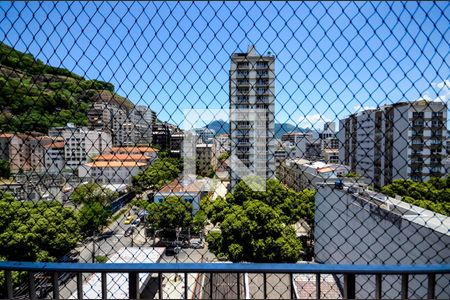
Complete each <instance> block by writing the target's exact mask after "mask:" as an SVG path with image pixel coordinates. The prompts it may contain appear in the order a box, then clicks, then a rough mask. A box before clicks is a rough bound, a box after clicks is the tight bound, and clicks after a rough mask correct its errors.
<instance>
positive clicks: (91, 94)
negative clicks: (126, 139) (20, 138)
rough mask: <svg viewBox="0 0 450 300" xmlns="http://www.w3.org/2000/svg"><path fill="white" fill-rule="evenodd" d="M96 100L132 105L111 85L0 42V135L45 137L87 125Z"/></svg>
mask: <svg viewBox="0 0 450 300" xmlns="http://www.w3.org/2000/svg"><path fill="white" fill-rule="evenodd" d="M99 99H102V100H105V101H116V102H122V103H123V104H124V105H132V104H131V103H130V102H129V100H127V99H125V98H122V97H120V96H118V95H116V94H115V93H114V85H112V84H111V83H108V82H103V81H99V80H86V79H84V78H83V77H81V76H79V75H77V74H74V73H72V72H70V71H69V70H67V69H64V68H57V67H52V66H49V65H46V64H44V63H43V62H42V61H40V60H39V59H36V58H35V57H33V56H32V55H31V54H26V53H22V52H20V51H17V50H15V49H13V48H11V47H9V46H7V45H6V44H4V43H2V42H0V107H2V111H1V112H0V131H2V132H31V131H37V132H44V133H46V132H47V131H48V129H49V128H51V127H54V126H64V125H66V124H67V123H68V122H72V123H75V124H76V125H87V121H88V119H87V112H88V110H89V108H90V106H91V104H92V102H94V101H96V100H99Z"/></svg>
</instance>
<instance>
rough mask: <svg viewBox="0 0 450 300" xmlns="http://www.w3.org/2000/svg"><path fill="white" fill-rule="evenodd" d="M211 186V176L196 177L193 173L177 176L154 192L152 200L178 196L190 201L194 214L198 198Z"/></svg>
mask: <svg viewBox="0 0 450 300" xmlns="http://www.w3.org/2000/svg"><path fill="white" fill-rule="evenodd" d="M211 187H212V179H211V178H201V179H197V178H196V177H195V176H194V175H192V176H185V177H182V178H177V179H175V180H174V181H172V182H171V183H169V184H167V185H165V186H164V187H163V188H162V189H161V190H159V191H158V192H157V193H155V196H154V202H162V201H164V199H166V198H167V197H170V196H175V197H180V198H182V199H184V200H185V201H188V202H190V203H192V205H193V213H194V214H195V213H196V212H197V211H198V210H199V208H200V200H201V199H202V198H203V197H204V196H206V195H207V194H208V193H209V192H210V191H211V189H212V188H211Z"/></svg>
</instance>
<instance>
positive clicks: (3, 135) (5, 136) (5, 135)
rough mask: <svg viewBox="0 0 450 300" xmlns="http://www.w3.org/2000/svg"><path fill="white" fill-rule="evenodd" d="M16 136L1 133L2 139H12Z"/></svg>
mask: <svg viewBox="0 0 450 300" xmlns="http://www.w3.org/2000/svg"><path fill="white" fill-rule="evenodd" d="M13 136H14V134H12V133H0V137H2V138H12V137H13Z"/></svg>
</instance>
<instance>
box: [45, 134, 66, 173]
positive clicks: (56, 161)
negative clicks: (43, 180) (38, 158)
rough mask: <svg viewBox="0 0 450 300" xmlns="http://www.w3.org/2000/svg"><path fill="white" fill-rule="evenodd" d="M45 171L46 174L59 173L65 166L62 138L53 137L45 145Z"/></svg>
mask: <svg viewBox="0 0 450 300" xmlns="http://www.w3.org/2000/svg"><path fill="white" fill-rule="evenodd" d="M44 148H45V172H46V173H48V174H54V175H57V174H60V173H61V172H62V170H63V169H64V168H65V165H66V161H65V158H64V157H65V156H64V138H62V137H56V138H53V140H52V142H51V143H50V144H48V145H46V146H45V147H44Z"/></svg>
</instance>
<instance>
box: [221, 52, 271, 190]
mask: <svg viewBox="0 0 450 300" xmlns="http://www.w3.org/2000/svg"><path fill="white" fill-rule="evenodd" d="M229 78H230V79H229V87H230V94H229V95H230V129H231V154H232V159H231V187H233V186H234V185H235V184H236V183H237V181H238V180H239V178H240V177H241V176H243V174H242V172H241V171H239V170H238V169H241V168H238V166H237V165H236V163H235V160H234V159H233V157H236V158H238V159H239V160H240V162H241V163H242V164H243V165H244V166H245V167H246V168H247V169H246V170H248V171H249V172H250V173H253V174H255V175H258V176H261V177H266V178H273V177H274V176H275V57H274V56H273V55H259V54H257V52H256V48H255V46H250V47H249V48H248V51H247V52H245V53H233V54H232V55H231V65H230V77H229ZM241 166H242V165H241ZM238 173H240V174H238Z"/></svg>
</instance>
